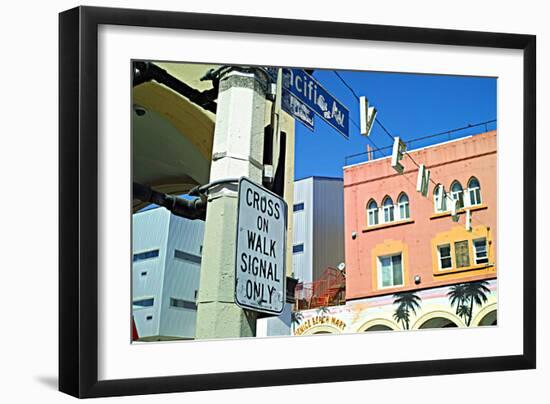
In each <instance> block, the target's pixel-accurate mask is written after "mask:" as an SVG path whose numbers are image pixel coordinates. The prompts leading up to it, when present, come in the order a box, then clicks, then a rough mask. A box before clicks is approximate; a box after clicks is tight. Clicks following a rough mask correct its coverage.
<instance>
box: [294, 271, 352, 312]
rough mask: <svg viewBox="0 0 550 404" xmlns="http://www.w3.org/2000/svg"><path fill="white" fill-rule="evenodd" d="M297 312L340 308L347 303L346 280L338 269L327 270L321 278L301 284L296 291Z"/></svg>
mask: <svg viewBox="0 0 550 404" xmlns="http://www.w3.org/2000/svg"><path fill="white" fill-rule="evenodd" d="M295 297H296V310H308V309H315V308H318V307H327V306H338V305H341V304H344V303H345V301H346V278H345V277H344V274H343V273H342V272H341V271H339V270H338V269H336V268H331V267H329V268H327V269H325V271H324V272H323V274H322V275H321V277H320V278H319V279H318V280H316V281H314V282H308V283H299V284H297V285H296V289H295Z"/></svg>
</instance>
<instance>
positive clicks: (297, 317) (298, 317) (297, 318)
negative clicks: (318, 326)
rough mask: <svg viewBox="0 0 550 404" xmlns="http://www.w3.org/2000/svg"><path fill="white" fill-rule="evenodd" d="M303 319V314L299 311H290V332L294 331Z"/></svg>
mask: <svg viewBox="0 0 550 404" xmlns="http://www.w3.org/2000/svg"><path fill="white" fill-rule="evenodd" d="M303 319H304V315H303V314H302V313H300V312H299V311H293V312H292V313H290V322H291V324H292V333H294V331H296V327H297V326H299V325H300V323H301V322H302V320H303Z"/></svg>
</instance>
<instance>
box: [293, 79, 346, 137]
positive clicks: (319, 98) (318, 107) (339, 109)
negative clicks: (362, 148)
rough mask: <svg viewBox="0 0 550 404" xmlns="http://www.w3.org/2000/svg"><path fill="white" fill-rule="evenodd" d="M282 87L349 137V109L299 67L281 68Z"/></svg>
mask: <svg viewBox="0 0 550 404" xmlns="http://www.w3.org/2000/svg"><path fill="white" fill-rule="evenodd" d="M283 88H286V89H288V91H290V93H291V94H292V95H294V96H295V97H296V98H297V99H298V100H300V101H301V102H302V103H304V104H305V105H307V106H308V107H309V108H310V109H311V110H312V111H313V112H315V113H316V114H317V115H318V116H319V117H320V118H322V119H323V120H324V121H325V122H326V123H328V124H329V125H331V126H332V127H333V128H334V129H336V130H337V131H338V132H340V133H341V134H342V135H343V136H344V137H345V138H346V139H348V138H349V111H348V109H347V108H346V106H345V105H344V104H342V103H341V102H340V101H338V100H337V99H336V98H335V97H334V96H332V95H331V94H330V93H329V92H328V91H327V90H325V89H324V88H323V86H321V84H319V82H318V81H317V80H315V79H314V78H313V77H312V76H310V75H309V74H307V73H306V72H305V71H303V70H300V69H283Z"/></svg>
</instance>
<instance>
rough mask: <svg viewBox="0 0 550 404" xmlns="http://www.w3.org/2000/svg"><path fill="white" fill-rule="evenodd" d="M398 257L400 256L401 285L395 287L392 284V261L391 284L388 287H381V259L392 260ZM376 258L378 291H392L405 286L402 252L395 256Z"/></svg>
mask: <svg viewBox="0 0 550 404" xmlns="http://www.w3.org/2000/svg"><path fill="white" fill-rule="evenodd" d="M398 255H400V256H401V284H399V285H396V284H394V282H393V261H392V266H391V278H392V284H391V285H389V286H383V285H382V258H392V257H395V256H398ZM376 258H377V259H376V262H377V277H378V289H393V288H398V287H401V286H405V262H404V260H403V252H399V253H396V254H388V255H381V256H379V257H376Z"/></svg>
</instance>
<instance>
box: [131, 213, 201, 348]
mask: <svg viewBox="0 0 550 404" xmlns="http://www.w3.org/2000/svg"><path fill="white" fill-rule="evenodd" d="M132 223H133V231H132V250H133V251H132V303H133V304H132V313H133V317H134V321H135V325H136V328H137V332H138V335H139V338H140V340H149V341H155V340H166V339H181V338H186V339H187V338H194V337H195V320H196V314H197V305H196V298H197V293H198V292H197V291H198V289H199V280H200V267H201V253H202V251H201V250H202V243H203V237H204V222H203V221H201V220H188V219H184V218H181V217H178V216H174V215H172V214H170V212H169V211H168V210H166V209H164V208H157V209H151V210H147V211H144V212H139V213H135V214H134V215H133V218H132Z"/></svg>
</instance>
